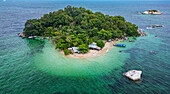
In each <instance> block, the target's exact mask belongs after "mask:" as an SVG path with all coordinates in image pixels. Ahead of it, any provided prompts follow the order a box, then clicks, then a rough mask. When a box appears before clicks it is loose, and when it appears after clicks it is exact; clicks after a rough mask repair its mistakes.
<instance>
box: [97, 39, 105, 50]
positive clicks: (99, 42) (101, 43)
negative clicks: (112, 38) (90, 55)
mask: <svg viewBox="0 0 170 94" xmlns="http://www.w3.org/2000/svg"><path fill="white" fill-rule="evenodd" d="M97 46H99V47H101V48H103V47H104V46H105V43H104V41H102V40H98V41H97Z"/></svg>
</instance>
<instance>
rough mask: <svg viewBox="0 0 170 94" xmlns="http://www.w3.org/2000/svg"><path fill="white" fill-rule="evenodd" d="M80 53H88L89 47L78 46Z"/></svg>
mask: <svg viewBox="0 0 170 94" xmlns="http://www.w3.org/2000/svg"><path fill="white" fill-rule="evenodd" d="M78 50H79V51H80V53H87V52H88V51H89V46H88V45H87V44H82V45H79V49H78Z"/></svg>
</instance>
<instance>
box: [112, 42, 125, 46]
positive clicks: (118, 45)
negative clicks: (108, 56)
mask: <svg viewBox="0 0 170 94" xmlns="http://www.w3.org/2000/svg"><path fill="white" fill-rule="evenodd" d="M113 46H118V47H126V45H125V44H118V43H116V44H113Z"/></svg>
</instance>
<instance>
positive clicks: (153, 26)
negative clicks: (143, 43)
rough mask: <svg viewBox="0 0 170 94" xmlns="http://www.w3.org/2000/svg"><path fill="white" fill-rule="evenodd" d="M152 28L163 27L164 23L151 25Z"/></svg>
mask: <svg viewBox="0 0 170 94" xmlns="http://www.w3.org/2000/svg"><path fill="white" fill-rule="evenodd" d="M151 26H152V28H155V27H163V25H151Z"/></svg>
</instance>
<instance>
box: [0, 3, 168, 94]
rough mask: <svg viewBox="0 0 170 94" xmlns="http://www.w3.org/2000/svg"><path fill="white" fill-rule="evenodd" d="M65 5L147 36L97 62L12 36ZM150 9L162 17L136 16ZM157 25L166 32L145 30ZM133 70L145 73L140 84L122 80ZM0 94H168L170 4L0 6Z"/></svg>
mask: <svg viewBox="0 0 170 94" xmlns="http://www.w3.org/2000/svg"><path fill="white" fill-rule="evenodd" d="M67 5H71V6H75V7H85V8H87V9H90V10H92V11H93V12H97V11H100V12H102V13H104V14H107V15H112V16H115V15H121V16H123V17H125V19H126V21H129V22H132V23H133V24H136V25H137V26H138V27H139V28H140V29H142V30H143V31H144V32H146V33H147V34H148V36H146V37H139V38H137V40H136V41H135V42H133V43H130V42H125V43H126V45H127V47H126V48H113V49H112V50H110V51H109V52H108V53H106V54H105V55H103V56H100V57H96V58H93V59H73V58H66V57H65V56H63V55H62V54H61V53H59V52H58V51H57V50H55V49H54V48H55V47H54V45H53V44H52V43H51V42H50V40H44V41H35V40H29V39H21V38H20V37H18V36H17V35H16V34H17V33H19V32H22V31H23V28H24V24H25V22H26V21H27V20H29V19H35V18H40V17H42V16H43V14H46V13H49V12H53V11H57V10H59V9H64V7H66V6H67ZM148 9H156V10H159V11H161V12H163V14H162V15H141V14H140V12H143V11H145V10H148ZM155 24H158V25H164V27H161V28H154V29H146V27H150V25H155ZM155 36H157V37H155ZM120 50H121V51H123V52H122V53H119V51H120ZM150 51H155V52H156V54H150ZM132 69H136V70H142V71H143V74H142V79H141V81H139V82H133V81H131V80H129V79H127V78H126V77H124V76H123V75H122V74H123V73H124V72H126V71H128V70H132ZM0 94H170V1H85V0H84V1H73V0H71V1H54V0H53V1H50V0H49V1H33V0H32V1H26V0H25V1H22V0H20V1H15V0H11V1H10V0H9V1H8V0H7V1H6V2H2V1H0Z"/></svg>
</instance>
